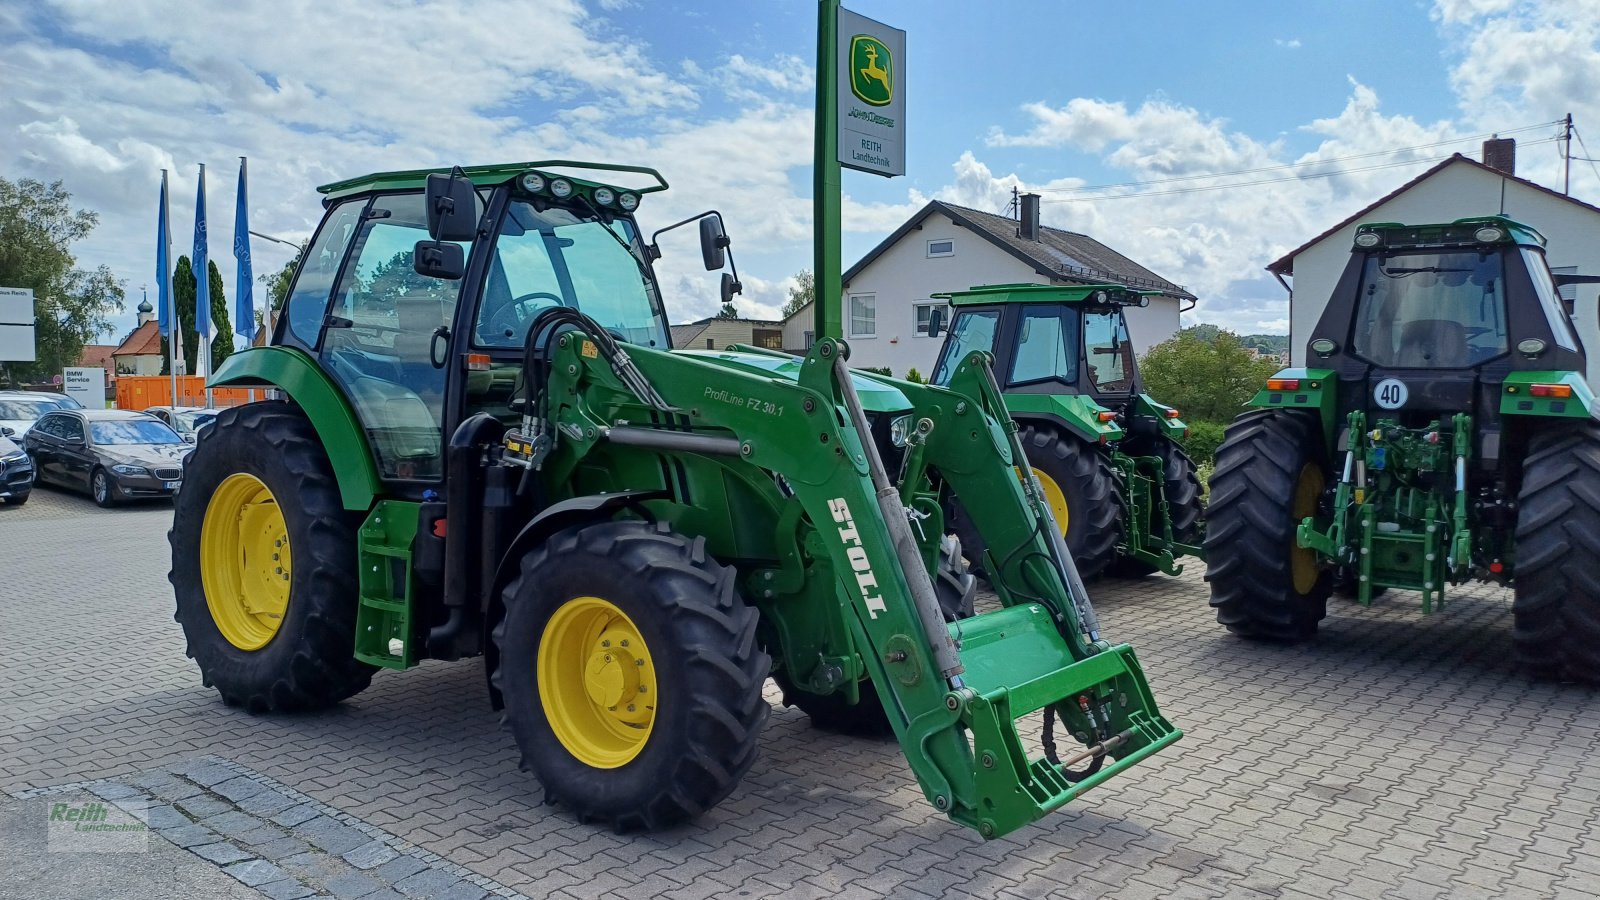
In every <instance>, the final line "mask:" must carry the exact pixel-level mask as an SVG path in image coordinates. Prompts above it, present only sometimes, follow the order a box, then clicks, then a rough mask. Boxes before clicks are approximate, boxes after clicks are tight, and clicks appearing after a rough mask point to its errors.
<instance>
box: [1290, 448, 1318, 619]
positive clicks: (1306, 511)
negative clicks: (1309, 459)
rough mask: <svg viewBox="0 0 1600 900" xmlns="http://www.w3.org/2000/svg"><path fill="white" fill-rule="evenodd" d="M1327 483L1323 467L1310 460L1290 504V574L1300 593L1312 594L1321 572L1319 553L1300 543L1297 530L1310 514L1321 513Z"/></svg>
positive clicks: (1296, 484)
mask: <svg viewBox="0 0 1600 900" xmlns="http://www.w3.org/2000/svg"><path fill="white" fill-rule="evenodd" d="M1324 485H1325V481H1324V479H1323V477H1322V467H1321V466H1318V465H1317V464H1316V463H1306V465H1305V467H1304V468H1302V469H1301V470H1300V477H1299V478H1298V479H1296V480H1295V484H1294V502H1293V503H1292V504H1291V506H1290V507H1289V513H1290V517H1291V519H1292V521H1291V522H1290V531H1289V574H1290V576H1291V577H1292V578H1293V579H1294V590H1295V593H1297V594H1309V593H1311V590H1312V588H1315V587H1316V586H1317V577H1318V576H1319V575H1320V574H1321V571H1320V570H1319V569H1318V567H1317V552H1316V551H1315V550H1311V549H1309V548H1306V547H1302V546H1300V542H1299V540H1298V539H1296V537H1295V532H1296V530H1297V529H1298V528H1299V526H1300V523H1301V521H1303V520H1304V519H1305V518H1306V517H1307V516H1314V515H1316V514H1317V500H1318V498H1320V497H1321V496H1322V489H1323V487H1324Z"/></svg>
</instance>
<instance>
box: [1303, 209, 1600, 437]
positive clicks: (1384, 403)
mask: <svg viewBox="0 0 1600 900" xmlns="http://www.w3.org/2000/svg"><path fill="white" fill-rule="evenodd" d="M1354 243H1355V246H1354V248H1353V251H1352V253H1351V258H1350V261H1349V263H1348V264H1347V265H1346V266H1345V270H1344V274H1343V275H1342V276H1341V278H1340V279H1339V282H1338V285H1337V287H1336V288H1335V290H1334V294H1333V297H1332V299H1331V300H1330V302H1329V303H1328V306H1327V308H1326V309H1325V310H1324V312H1323V314H1322V318H1321V320H1320V321H1319V322H1318V323H1317V327H1316V330H1315V331H1314V332H1313V333H1312V334H1311V336H1310V339H1309V341H1308V342H1307V360H1308V363H1309V365H1310V366H1312V367H1315V368H1317V369H1331V370H1333V373H1334V379H1335V380H1336V382H1337V388H1336V390H1337V392H1338V406H1339V408H1340V409H1344V410H1350V409H1358V408H1359V409H1363V410H1365V411H1366V412H1367V413H1368V415H1369V416H1371V415H1383V416H1385V417H1387V418H1390V419H1393V420H1395V421H1398V422H1400V423H1402V424H1404V425H1408V426H1420V425H1422V424H1425V423H1426V422H1427V421H1430V420H1432V419H1434V418H1437V417H1438V416H1439V415H1441V414H1444V413H1457V412H1467V413H1469V414H1471V415H1472V416H1473V417H1474V418H1475V419H1476V420H1477V421H1478V422H1479V423H1480V424H1481V425H1482V426H1483V428H1484V431H1483V432H1482V433H1483V434H1484V435H1486V436H1492V437H1490V438H1489V439H1488V440H1487V447H1486V448H1484V449H1487V450H1488V451H1490V452H1489V453H1487V454H1485V456H1484V457H1481V458H1484V459H1486V460H1492V459H1493V458H1494V457H1496V456H1498V453H1497V452H1494V451H1496V450H1497V449H1498V443H1499V441H1498V437H1499V433H1500V430H1501V428H1500V414H1501V407H1502V405H1503V403H1504V399H1505V398H1507V397H1509V396H1510V395H1511V394H1512V393H1513V392H1521V393H1524V394H1525V395H1526V394H1527V391H1528V390H1529V389H1530V388H1531V387H1532V385H1533V383H1534V382H1535V381H1538V378H1532V379H1531V380H1530V375H1531V373H1535V372H1549V371H1560V372H1577V373H1581V372H1583V371H1584V369H1585V361H1584V349H1583V345H1582V343H1581V341H1580V340H1579V338H1578V336H1577V334H1576V333H1575V331H1574V329H1573V325H1572V320H1571V316H1570V310H1568V309H1567V308H1566V307H1565V306H1564V304H1563V302H1562V300H1561V297H1560V295H1559V294H1558V292H1557V285H1556V279H1555V278H1554V277H1553V276H1552V275H1551V273H1550V269H1549V267H1548V265H1547V264H1546V262H1545V255H1544V243H1545V241H1544V237H1543V236H1542V235H1540V234H1539V232H1538V231H1536V230H1534V229H1533V228H1532V227H1530V226H1527V225H1524V224H1521V223H1519V222H1516V221H1513V220H1511V219H1508V218H1506V217H1504V216H1485V217H1478V218H1469V219H1459V220H1456V221H1455V222H1452V223H1450V224H1447V225H1421V226H1408V225H1400V224H1395V223H1376V224H1369V225H1363V226H1361V227H1360V228H1358V229H1357V231H1356V235H1355V241H1354ZM1291 376H1292V373H1287V374H1286V375H1285V376H1284V377H1282V378H1280V379H1277V381H1279V382H1280V385H1282V384H1283V383H1284V382H1288V381H1295V380H1296V379H1294V378H1293V377H1291ZM1519 384H1520V385H1521V387H1519V386H1518V385H1519ZM1572 390H1573V387H1572V386H1570V385H1564V386H1562V387H1561V388H1560V389H1559V390H1558V391H1556V393H1561V394H1564V395H1567V396H1570V394H1571V391H1572ZM1285 393H1286V395H1287V396H1288V397H1289V398H1292V397H1293V395H1295V394H1296V393H1298V392H1297V391H1296V390H1295V389H1293V388H1290V389H1287V390H1286V391H1285ZM1540 393H1541V395H1542V394H1543V393H1545V392H1544V391H1541V392H1540ZM1530 399H1531V398H1530ZM1556 399H1557V400H1558V401H1559V400H1560V399H1562V398H1556ZM1290 402H1291V403H1292V402H1293V400H1292V399H1291V400H1290ZM1531 409H1532V406H1530V407H1529V409H1528V410H1522V411H1523V412H1527V411H1529V410H1531ZM1554 411H1555V412H1557V413H1558V414H1559V413H1561V412H1563V411H1564V410H1562V409H1557V410H1554Z"/></svg>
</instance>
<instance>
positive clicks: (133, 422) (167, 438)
mask: <svg viewBox="0 0 1600 900" xmlns="http://www.w3.org/2000/svg"><path fill="white" fill-rule="evenodd" d="M89 434H90V436H91V437H92V438H93V440H94V442H95V443H96V444H99V445H105V444H181V443H183V438H181V437H178V433H177V432H176V431H173V430H172V429H171V428H168V427H167V425H166V423H165V422H158V421H156V420H155V419H125V420H123V421H120V422H91V423H90V424H89Z"/></svg>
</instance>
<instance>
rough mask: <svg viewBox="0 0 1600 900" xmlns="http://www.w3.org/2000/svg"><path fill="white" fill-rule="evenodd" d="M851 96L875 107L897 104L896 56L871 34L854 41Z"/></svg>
mask: <svg viewBox="0 0 1600 900" xmlns="http://www.w3.org/2000/svg"><path fill="white" fill-rule="evenodd" d="M850 93H852V94H855V95H856V98H857V99H859V100H860V101H861V102H862V103H870V104H872V105H873V106H888V105H889V104H890V103H893V102H894V54H893V53H891V52H890V51H889V48H888V47H886V46H884V43H883V42H882V41H880V40H878V39H877V38H875V37H873V36H872V35H870V34H858V35H856V36H855V37H852V38H851V39H850Z"/></svg>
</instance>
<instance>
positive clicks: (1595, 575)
mask: <svg viewBox="0 0 1600 900" xmlns="http://www.w3.org/2000/svg"><path fill="white" fill-rule="evenodd" d="M1516 534H1517V543H1516V548H1517V569H1516V580H1515V583H1514V588H1515V592H1516V593H1515V600H1514V601H1513V603H1512V607H1511V610H1512V616H1513V622H1514V624H1513V630H1512V638H1513V640H1514V642H1515V645H1516V648H1517V655H1518V656H1519V657H1521V659H1522V662H1523V664H1524V665H1525V666H1527V667H1528V668H1529V669H1530V670H1532V671H1533V672H1534V673H1536V674H1538V675H1540V676H1542V677H1546V678H1564V679H1570V680H1573V681H1583V682H1589V683H1591V684H1592V683H1600V427H1597V426H1595V425H1593V424H1589V423H1584V424H1581V425H1577V426H1574V427H1571V428H1566V427H1562V428H1560V429H1559V430H1553V431H1546V432H1544V433H1542V434H1538V435H1535V436H1534V438H1533V440H1532V441H1531V442H1530V445H1529V448H1528V457H1527V460H1526V461H1525V462H1524V464H1523V474H1522V491H1521V493H1520V494H1519V495H1518V512H1517V533H1516Z"/></svg>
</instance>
